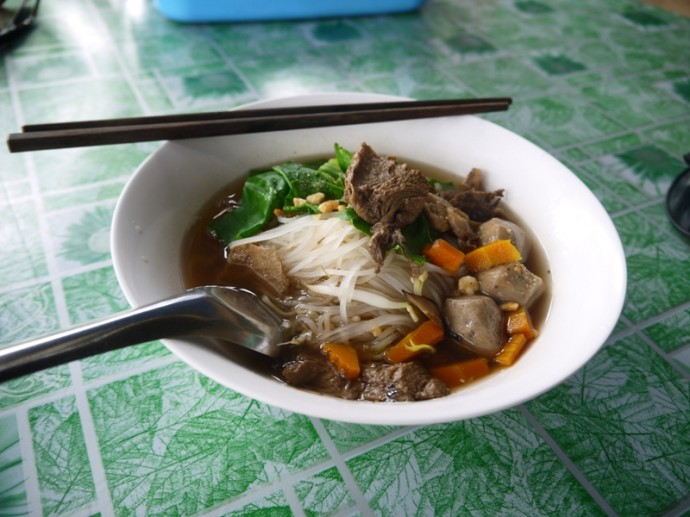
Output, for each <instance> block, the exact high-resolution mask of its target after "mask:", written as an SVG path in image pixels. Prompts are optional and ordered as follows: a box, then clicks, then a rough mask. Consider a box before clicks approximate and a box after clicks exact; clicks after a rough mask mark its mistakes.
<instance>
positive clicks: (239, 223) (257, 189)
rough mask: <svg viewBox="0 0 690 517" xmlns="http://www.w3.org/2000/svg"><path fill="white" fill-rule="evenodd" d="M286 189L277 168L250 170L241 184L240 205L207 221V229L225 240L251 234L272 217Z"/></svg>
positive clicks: (283, 198)
mask: <svg viewBox="0 0 690 517" xmlns="http://www.w3.org/2000/svg"><path fill="white" fill-rule="evenodd" d="M288 190H289V186H288V184H287V182H286V181H285V178H284V177H283V176H282V175H281V174H278V173H277V172H274V171H267V172H258V173H254V174H252V175H251V176H249V178H247V181H246V182H245V183H244V187H242V202H241V203H240V206H238V207H237V208H236V209H234V210H233V211H232V212H229V213H227V214H225V215H223V216H221V217H219V218H218V219H215V220H213V221H211V223H210V224H209V230H210V231H211V232H212V233H213V234H214V235H215V236H216V237H217V238H218V239H220V240H221V241H223V242H225V243H226V244H229V243H230V242H232V241H234V240H237V239H242V238H244V237H249V236H251V235H254V234H255V233H257V232H259V231H260V230H261V229H262V228H263V227H264V226H265V225H266V224H267V223H268V222H269V221H270V220H271V219H272V218H273V213H274V210H275V209H276V208H280V207H281V206H282V205H283V202H284V200H285V195H286V194H287V192H288Z"/></svg>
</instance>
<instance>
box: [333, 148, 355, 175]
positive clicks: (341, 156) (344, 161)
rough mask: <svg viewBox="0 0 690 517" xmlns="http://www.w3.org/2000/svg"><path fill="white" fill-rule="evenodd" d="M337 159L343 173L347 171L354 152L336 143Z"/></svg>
mask: <svg viewBox="0 0 690 517" xmlns="http://www.w3.org/2000/svg"><path fill="white" fill-rule="evenodd" d="M335 159H336V161H337V162H338V165H339V167H340V170H341V171H343V173H345V172H347V169H348V168H349V167H350V162H351V161H352V153H351V152H350V151H348V150H347V149H345V148H344V147H342V146H341V145H339V144H335Z"/></svg>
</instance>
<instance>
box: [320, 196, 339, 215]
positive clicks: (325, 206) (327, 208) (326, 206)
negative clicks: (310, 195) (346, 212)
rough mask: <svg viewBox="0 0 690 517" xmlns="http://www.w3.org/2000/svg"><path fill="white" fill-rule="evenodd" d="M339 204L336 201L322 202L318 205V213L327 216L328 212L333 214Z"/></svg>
mask: <svg viewBox="0 0 690 517" xmlns="http://www.w3.org/2000/svg"><path fill="white" fill-rule="evenodd" d="M339 204H340V203H339V202H338V200H337V199H330V200H328V201H324V202H323V203H321V204H320V205H319V212H321V213H322V214H327V213H329V212H335V211H336V210H337V209H338V205H339Z"/></svg>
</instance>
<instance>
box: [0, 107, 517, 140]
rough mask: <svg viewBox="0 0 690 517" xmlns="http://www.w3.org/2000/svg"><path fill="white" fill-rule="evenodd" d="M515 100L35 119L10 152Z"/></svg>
mask: <svg viewBox="0 0 690 517" xmlns="http://www.w3.org/2000/svg"><path fill="white" fill-rule="evenodd" d="M511 102H512V100H511V99H510V98H507V97H496V98H486V99H444V100H435V101H399V102H378V103H361V104H337V105H330V106H300V107H288V108H269V109H253V110H235V111H223V112H210V113H191V114H183V115H161V116H152V117H133V118H120V119H103V120H86V121H80V122H63V123H47V124H32V125H26V126H24V127H23V128H22V132H21V133H12V134H10V135H9V137H8V139H7V145H8V147H9V150H10V152H13V153H17V152H26V151H39V150H46V149H62V148H68V147H87V146H96V145H110V144H123V143H135V142H148V141H154V140H177V139H185V138H201V137H210V136H222V135H232V134H243V133H258V132H266V131H284V130H290V129H305V128H314V127H328V126H340V125H352V124H366V123H373V122H391V121H398V120H408V119H420V118H430V117H443V116H454V115H466V114H472V113H488V112H493V111H504V110H507V109H508V107H509V106H510V104H511Z"/></svg>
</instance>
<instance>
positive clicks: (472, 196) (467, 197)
mask: <svg viewBox="0 0 690 517" xmlns="http://www.w3.org/2000/svg"><path fill="white" fill-rule="evenodd" d="M443 197H444V198H445V199H446V200H447V201H448V202H450V204H451V205H453V206H454V207H456V208H459V209H460V210H462V211H463V212H465V213H466V214H467V215H468V216H469V217H470V219H472V220H473V221H479V222H482V221H488V220H489V219H491V218H492V217H494V216H495V215H497V214H498V208H499V204H500V203H501V198H502V197H503V190H502V189H501V190H494V191H493V192H488V191H484V190H466V191H464V192H453V193H450V192H449V193H444V196H443Z"/></svg>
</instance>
